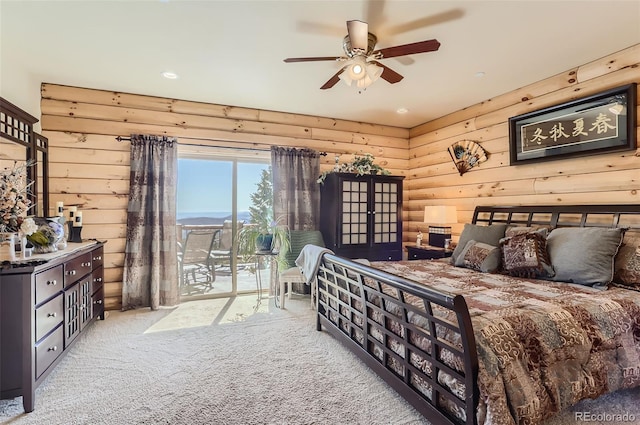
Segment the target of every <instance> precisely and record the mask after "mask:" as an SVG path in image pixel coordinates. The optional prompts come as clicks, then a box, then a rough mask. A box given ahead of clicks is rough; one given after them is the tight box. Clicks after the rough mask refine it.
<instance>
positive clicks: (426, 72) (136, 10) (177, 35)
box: [0, 0, 640, 127]
mask: <svg viewBox="0 0 640 425" xmlns="http://www.w3.org/2000/svg"><path fill="white" fill-rule="evenodd" d="M352 19H360V20H364V21H367V22H369V31H370V32H372V33H374V34H376V35H377V36H378V45H377V47H378V48H384V47H390V46H396V45H400V44H407V43H412V42H416V41H422V40H428V39H432V38H435V39H437V40H439V41H440V43H441V44H442V45H441V47H440V50H439V51H437V52H432V53H423V54H417V55H412V56H407V57H403V58H389V59H386V60H382V62H383V63H384V64H385V65H387V66H388V67H390V68H392V69H393V70H395V71H397V72H399V73H400V74H402V75H403V76H404V77H405V78H404V80H402V81H401V82H399V83H397V84H393V85H392V84H389V83H387V82H386V81H384V80H379V81H378V82H376V83H375V84H373V85H372V86H371V87H369V89H367V90H366V91H365V92H364V93H362V94H358V92H357V90H356V89H355V88H352V87H348V86H346V85H345V84H344V83H342V82H339V83H338V84H336V85H335V86H334V87H333V88H332V89H329V90H320V86H321V85H322V84H324V83H325V82H326V81H327V80H328V79H329V78H330V77H331V76H332V75H333V74H335V73H336V72H337V71H338V69H339V66H340V65H339V63H336V62H306V63H290V64H285V63H284V62H283V59H284V58H287V57H306V56H341V55H342V54H343V51H342V38H343V37H344V35H345V34H346V24H345V22H346V21H347V20H352ZM0 24H1V25H0V40H1V42H0V48H1V51H0V53H1V56H0V59H1V65H2V66H1V69H2V73H1V74H0V89H2V94H3V96H4V93H5V92H6V91H7V90H5V89H6V88H7V87H8V86H7V85H10V84H12V81H8V79H9V76H14V75H18V74H20V75H28V76H29V78H30V80H33V81H38V82H48V83H56V84H64V85H71V86H79V87H90V88H98V89H105V90H113V91H121V92H129V93H139V94H145V95H152V96H161V97H169V98H176V99H187V100H195V101H202V102H208V103H216V104H224V105H233V106H243V107H250V108H259V109H267V110H275V111H284V112H292V113H299V114H309V115H317V116H324V117H333V118H341V119H347V120H355V121H362V122H371V123H379V124H386V125H395V126H400V127H413V126H416V125H419V124H421V123H424V122H426V121H429V120H431V119H434V118H438V117H440V116H443V115H446V114H447V113H450V112H453V111H456V110H459V109H461V108H464V107H466V106H470V105H473V104H475V103H478V102H481V101H483V100H486V99H489V98H492V97H495V96H497V95H500V94H503V93H506V92H509V91H511V90H515V89H517V88H520V87H522V86H525V85H527V84H530V83H533V82H536V81H539V80H542V79H544V78H547V77H550V76H552V75H555V74H557V73H560V72H564V71H566V70H568V69H570V68H572V67H575V66H579V65H581V64H584V63H588V62H590V61H593V60H596V59H599V58H601V57H603V56H606V55H608V54H610V53H613V52H616V51H619V50H622V49H624V48H627V47H629V46H632V45H634V44H637V43H639V42H640V0H631V1H629V0H627V1H613V0H603V1H594V0H591V1H579V0H573V1H544V0H537V1H534V0H531V1H481V0H478V1H433V0H431V1H391V0H387V1H237V0H236V1H187V0H164V1H161V0H147V1H94V0H85V1H53V0H51V1H41V2H40V1H7V0H1V1H0ZM165 70H170V71H173V72H175V73H177V74H178V75H179V79H177V80H167V79H164V78H163V77H161V75H160V73H161V72H162V71H165ZM480 71H482V72H484V73H485V76H484V77H478V76H476V73H477V72H480ZM7 100H9V101H11V99H7ZM400 107H403V108H407V109H408V110H409V112H408V113H407V114H404V115H400V114H397V113H396V112H395V111H396V110H397V109H398V108H400Z"/></svg>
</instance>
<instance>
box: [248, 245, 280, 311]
mask: <svg viewBox="0 0 640 425" xmlns="http://www.w3.org/2000/svg"><path fill="white" fill-rule="evenodd" d="M277 256H278V253H277V252H273V251H257V252H256V253H255V263H254V266H255V268H256V287H257V289H258V302H260V301H261V300H262V274H261V273H260V263H261V262H262V261H261V259H263V258H264V259H266V260H268V261H269V269H270V270H269V282H271V276H272V275H271V273H272V272H271V270H273V267H274V265H275V270H276V272H275V273H276V282H277V281H278V266H277V264H276V262H275V258H276V257H277Z"/></svg>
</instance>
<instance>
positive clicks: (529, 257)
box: [500, 231, 554, 279]
mask: <svg viewBox="0 0 640 425" xmlns="http://www.w3.org/2000/svg"><path fill="white" fill-rule="evenodd" d="M500 251H501V253H502V270H503V272H504V273H505V274H508V275H511V276H518V277H526V278H533V279H535V278H539V277H551V276H553V275H554V271H553V267H552V265H551V260H550V259H549V253H548V252H547V240H546V238H545V237H544V236H543V235H542V234H541V233H539V232H537V231H536V232H529V233H521V234H518V235H516V236H512V237H510V238H504V239H502V240H501V241H500Z"/></svg>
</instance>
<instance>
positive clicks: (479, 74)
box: [476, 71, 484, 78]
mask: <svg viewBox="0 0 640 425" xmlns="http://www.w3.org/2000/svg"><path fill="white" fill-rule="evenodd" d="M476 77H478V78H481V77H484V71H478V72H476Z"/></svg>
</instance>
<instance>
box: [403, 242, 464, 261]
mask: <svg viewBox="0 0 640 425" xmlns="http://www.w3.org/2000/svg"><path fill="white" fill-rule="evenodd" d="M406 248H407V252H408V255H407V258H408V259H409V260H433V259H434V258H446V257H451V253H452V252H453V251H445V250H444V248H440V247H438V246H430V245H423V246H420V247H417V246H411V245H407V246H406Z"/></svg>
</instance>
